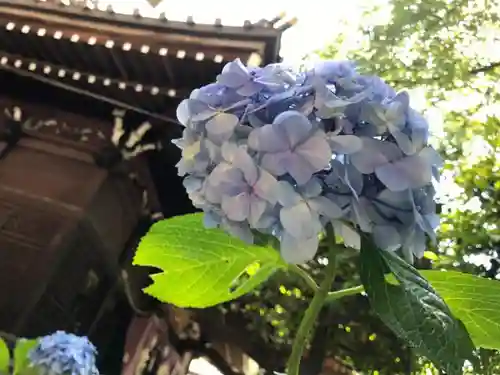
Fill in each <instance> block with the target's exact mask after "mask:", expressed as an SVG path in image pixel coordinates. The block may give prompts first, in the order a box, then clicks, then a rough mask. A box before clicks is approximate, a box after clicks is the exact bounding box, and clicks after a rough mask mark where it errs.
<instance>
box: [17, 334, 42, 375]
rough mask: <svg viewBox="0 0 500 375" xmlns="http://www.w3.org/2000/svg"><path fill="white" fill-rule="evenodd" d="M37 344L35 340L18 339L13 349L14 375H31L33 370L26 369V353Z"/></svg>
mask: <svg viewBox="0 0 500 375" xmlns="http://www.w3.org/2000/svg"><path fill="white" fill-rule="evenodd" d="M36 344H37V340H36V339H31V340H30V339H19V340H17V341H16V346H15V348H14V375H32V374H34V373H35V370H34V369H30V368H28V353H29V352H30V350H31V349H33V348H34V347H35V346H36Z"/></svg>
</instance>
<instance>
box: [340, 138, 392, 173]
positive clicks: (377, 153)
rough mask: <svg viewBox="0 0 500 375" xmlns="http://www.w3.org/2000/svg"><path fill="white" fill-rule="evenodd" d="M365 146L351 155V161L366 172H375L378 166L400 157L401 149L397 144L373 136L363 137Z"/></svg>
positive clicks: (362, 171)
mask: <svg viewBox="0 0 500 375" xmlns="http://www.w3.org/2000/svg"><path fill="white" fill-rule="evenodd" d="M361 140H362V142H363V148H362V149H361V150H360V151H359V152H356V153H354V154H352V155H351V156H350V160H351V163H352V164H353V165H354V166H355V167H356V168H357V169H358V170H359V171H360V172H361V173H364V174H370V173H373V172H375V169H376V168H377V167H380V166H383V165H386V164H388V163H389V162H391V161H393V160H397V159H400V158H401V156H402V152H401V150H400V149H399V148H398V146H397V145H395V144H393V143H388V142H382V141H379V140H377V139H372V138H366V137H362V138H361Z"/></svg>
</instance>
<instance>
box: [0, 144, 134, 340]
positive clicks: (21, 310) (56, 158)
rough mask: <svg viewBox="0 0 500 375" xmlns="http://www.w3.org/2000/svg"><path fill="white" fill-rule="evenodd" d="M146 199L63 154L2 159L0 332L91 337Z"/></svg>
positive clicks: (24, 151)
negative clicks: (64, 331) (88, 334)
mask: <svg viewBox="0 0 500 375" xmlns="http://www.w3.org/2000/svg"><path fill="white" fill-rule="evenodd" d="M47 150H50V149H49V148H48V149H47ZM68 155H71V154H68ZM141 198H142V196H141V192H140V191H138V189H137V188H135V187H134V185H133V184H132V183H131V182H130V181H129V180H128V179H127V178H124V177H118V176H112V175H109V174H108V172H107V171H105V170H102V169H99V168H98V167H97V166H95V165H92V164H89V163H85V162H83V161H81V160H75V159H74V158H72V157H65V156H64V154H61V152H58V153H57V154H54V153H51V152H49V151H43V148H40V147H38V146H37V148H36V149H33V148H30V147H28V146H25V145H24V146H23V145H17V146H16V147H15V148H14V149H13V150H12V151H10V152H9V153H8V154H7V156H6V157H4V158H3V159H1V160H0V286H2V288H1V289H0V330H5V331H8V332H11V333H14V334H18V335H28V336H32V335H40V334H46V333H48V332H50V331H53V330H56V329H67V330H70V331H78V332H81V333H86V330H88V329H90V327H91V326H92V324H93V321H94V319H95V318H96V316H97V315H98V314H99V311H100V309H101V305H102V303H103V301H104V300H105V299H106V296H107V295H108V293H109V291H110V290H111V289H112V288H113V286H114V284H115V282H116V277H117V275H118V263H119V258H120V256H121V253H122V252H123V250H124V249H125V248H126V243H127V241H128V240H129V237H130V236H131V234H132V232H133V230H134V228H135V226H136V225H137V221H138V219H139V216H140V214H141V204H142V200H141ZM7 285H8V286H12V287H11V288H7V287H4V286H7Z"/></svg>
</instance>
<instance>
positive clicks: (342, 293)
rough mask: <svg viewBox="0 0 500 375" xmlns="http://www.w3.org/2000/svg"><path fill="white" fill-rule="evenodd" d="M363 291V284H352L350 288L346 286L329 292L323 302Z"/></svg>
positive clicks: (329, 301)
mask: <svg viewBox="0 0 500 375" xmlns="http://www.w3.org/2000/svg"><path fill="white" fill-rule="evenodd" d="M364 291H365V288H364V287H363V285H358V286H353V287H352V288H346V289H341V290H337V291H335V292H330V293H328V295H327V296H326V298H325V303H331V302H333V301H336V300H338V299H340V298H342V297H345V296H352V295H355V294H360V293H363V292H364Z"/></svg>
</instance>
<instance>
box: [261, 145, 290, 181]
mask: <svg viewBox="0 0 500 375" xmlns="http://www.w3.org/2000/svg"><path fill="white" fill-rule="evenodd" d="M292 156H293V155H292V154H291V153H290V152H288V151H286V152H280V153H275V154H271V153H269V154H264V155H263V156H262V159H261V162H260V163H261V166H262V168H264V169H265V170H266V171H268V172H269V173H271V174H272V175H273V176H282V175H284V174H285V173H287V169H286V165H287V160H289V159H290V158H291V157H292Z"/></svg>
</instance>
